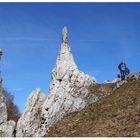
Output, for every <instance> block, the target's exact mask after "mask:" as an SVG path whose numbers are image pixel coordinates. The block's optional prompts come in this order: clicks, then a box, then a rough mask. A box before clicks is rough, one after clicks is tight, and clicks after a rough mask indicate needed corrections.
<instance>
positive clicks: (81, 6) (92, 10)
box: [0, 3, 140, 112]
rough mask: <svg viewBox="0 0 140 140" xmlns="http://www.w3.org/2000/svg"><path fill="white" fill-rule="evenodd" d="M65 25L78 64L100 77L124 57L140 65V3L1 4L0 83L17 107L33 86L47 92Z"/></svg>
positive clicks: (132, 67) (136, 67)
mask: <svg viewBox="0 0 140 140" xmlns="http://www.w3.org/2000/svg"><path fill="white" fill-rule="evenodd" d="M64 25H66V26H67V27H68V30H69V45H70V47H71V49H72V53H73V56H74V58H75V61H76V64H77V65H78V67H79V69H80V70H82V71H84V72H85V73H87V74H90V75H92V76H95V77H96V79H97V81H98V82H103V81H104V80H107V79H108V80H113V79H115V78H116V76H117V74H118V73H119V71H118V69H117V66H118V64H119V62H120V61H121V60H122V59H124V60H125V62H126V64H127V65H128V67H129V68H130V70H131V72H136V71H139V70H140V65H139V60H140V3H0V47H1V48H2V49H3V57H2V75H3V86H4V87H5V88H7V89H8V90H9V91H10V92H11V93H12V94H14V96H15V103H16V104H17V105H18V106H19V108H20V111H21V112H22V111H23V109H24V105H25V101H26V99H27V97H28V95H29V94H30V92H31V91H32V90H33V89H35V88H36V87H39V88H40V89H41V91H42V92H44V93H46V95H47V94H48V88H49V83H50V78H51V71H52V68H53V66H54V65H55V61H56V57H57V54H58V51H59V49H60V45H61V30H62V28H63V26H64Z"/></svg>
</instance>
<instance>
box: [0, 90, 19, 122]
mask: <svg viewBox="0 0 140 140" xmlns="http://www.w3.org/2000/svg"><path fill="white" fill-rule="evenodd" d="M2 93H3V100H4V102H5V103H6V106H7V114H8V120H14V121H15V122H17V121H18V119H19V117H20V116H21V113H20V111H19V109H18V107H17V105H16V104H15V103H14V96H13V95H12V94H11V93H10V92H9V91H7V90H6V89H3V90H2Z"/></svg>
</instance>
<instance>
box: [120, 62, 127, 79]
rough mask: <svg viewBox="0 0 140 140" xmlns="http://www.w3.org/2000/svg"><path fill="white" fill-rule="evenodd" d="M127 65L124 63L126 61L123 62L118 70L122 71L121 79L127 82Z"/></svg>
mask: <svg viewBox="0 0 140 140" xmlns="http://www.w3.org/2000/svg"><path fill="white" fill-rule="evenodd" d="M126 68H127V67H126V64H125V63H124V61H122V62H121V63H120V64H119V65H118V69H119V70H120V73H121V79H122V80H125V72H126Z"/></svg>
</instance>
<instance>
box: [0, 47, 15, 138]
mask: <svg viewBox="0 0 140 140" xmlns="http://www.w3.org/2000/svg"><path fill="white" fill-rule="evenodd" d="M1 56H2V49H1V48H0V61H1ZM15 127H16V123H15V122H14V121H7V107H6V104H5V103H4V102H3V95H2V77H1V73H0V137H13V136H14V130H15Z"/></svg>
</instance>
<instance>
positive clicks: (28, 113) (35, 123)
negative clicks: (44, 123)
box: [16, 89, 46, 137]
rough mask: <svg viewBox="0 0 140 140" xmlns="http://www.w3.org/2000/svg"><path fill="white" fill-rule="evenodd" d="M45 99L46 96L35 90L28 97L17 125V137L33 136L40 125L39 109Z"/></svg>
mask: <svg viewBox="0 0 140 140" xmlns="http://www.w3.org/2000/svg"><path fill="white" fill-rule="evenodd" d="M45 99H46V95H44V94H43V93H41V92H40V89H35V90H34V91H33V92H32V93H31V94H30V96H29V98H28V100H27V104H26V106H25V110H24V113H23V114H22V116H21V117H20V119H19V120H18V123H17V128H16V136H17V137H31V136H33V135H34V134H35V133H36V131H37V129H38V128H39V127H40V124H41V116H40V115H41V114H40V113H41V109H42V105H43V103H44V101H45Z"/></svg>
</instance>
